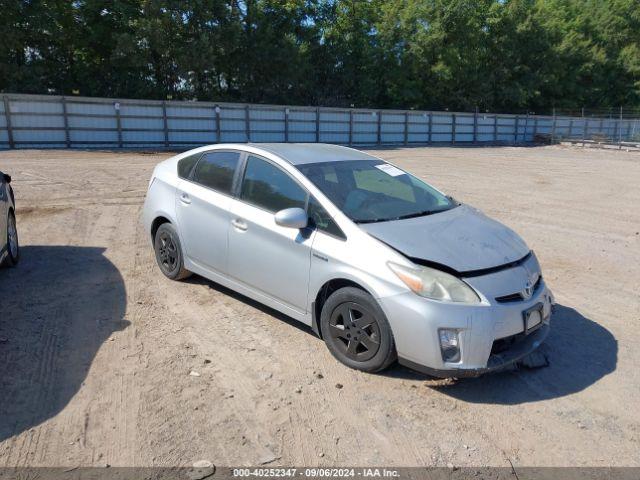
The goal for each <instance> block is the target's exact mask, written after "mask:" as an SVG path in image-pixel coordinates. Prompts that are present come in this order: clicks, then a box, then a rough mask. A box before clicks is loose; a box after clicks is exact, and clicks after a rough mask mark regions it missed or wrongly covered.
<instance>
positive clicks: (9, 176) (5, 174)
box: [2, 173, 11, 183]
mask: <svg viewBox="0 0 640 480" xmlns="http://www.w3.org/2000/svg"><path fill="white" fill-rule="evenodd" d="M2 176H3V177H4V181H5V182H7V183H11V175H9V174H7V173H3V174H2Z"/></svg>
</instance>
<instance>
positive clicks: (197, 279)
mask: <svg viewBox="0 0 640 480" xmlns="http://www.w3.org/2000/svg"><path fill="white" fill-rule="evenodd" d="M183 282H187V283H191V284H192V285H206V286H207V287H209V288H210V289H211V290H215V291H216V292H219V293H222V294H224V295H227V296H229V297H231V298H233V299H235V300H238V301H239V302H242V303H245V304H247V305H250V306H252V307H253V308H255V309H257V310H260V311H261V312H263V313H266V314H267V315H271V316H272V317H275V318H277V319H278V320H280V321H282V322H284V323H286V324H288V325H291V326H292V327H295V328H297V329H298V330H300V331H303V332H306V333H309V334H311V335H313V336H314V337H316V338H318V336H317V335H316V334H315V333H314V332H313V330H312V329H311V327H310V326H308V325H305V324H304V323H302V322H299V321H298V320H296V319H295V318H293V317H290V316H288V315H285V314H284V313H282V312H279V311H278V310H275V309H273V308H271V307H268V306H267V305H264V304H262V303H260V302H258V301H256V300H254V299H252V298H249V297H247V296H245V295H243V294H241V293H238V292H236V291H235V290H231V289H230V288H227V287H225V286H224V285H220V284H219V283H216V282H214V281H213V280H209V279H208V278H204V277H201V276H200V275H191V276H190V277H188V278H186V279H184V280H183ZM318 340H320V339H319V338H318ZM320 341H322V340H320Z"/></svg>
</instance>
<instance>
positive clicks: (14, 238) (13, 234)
mask: <svg viewBox="0 0 640 480" xmlns="http://www.w3.org/2000/svg"><path fill="white" fill-rule="evenodd" d="M6 240H7V256H6V257H5V259H4V265H5V266H7V267H15V266H16V265H17V264H18V261H19V260H20V243H19V242H18V229H17V227H16V216H15V215H14V214H13V211H10V212H9V215H8V216H7V238H6Z"/></svg>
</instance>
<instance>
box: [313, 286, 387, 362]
mask: <svg viewBox="0 0 640 480" xmlns="http://www.w3.org/2000/svg"><path fill="white" fill-rule="evenodd" d="M320 329H321V331H322V338H323V339H324V342H325V343H326V344H327V348H329V351H330V352H331V354H332V355H333V356H334V357H335V358H336V359H337V360H339V361H340V362H342V363H343V364H345V365H347V366H348V367H351V368H354V369H356V370H362V371H364V372H371V373H373V372H380V371H382V370H384V369H385V368H387V367H388V366H389V365H391V364H392V363H393V362H394V361H395V360H396V348H395V343H394V341H393V334H392V332H391V327H390V326H389V322H388V321H387V318H386V317H385V315H384V312H383V311H382V309H381V308H380V305H378V303H377V302H376V301H375V299H374V298H373V297H372V296H371V295H369V294H368V293H367V292H365V291H364V290H360V289H359V288H355V287H344V288H341V289H339V290H336V291H335V292H333V293H332V294H331V295H330V296H329V298H328V299H327V301H326V302H325V304H324V305H323V306H322V313H321V314H320Z"/></svg>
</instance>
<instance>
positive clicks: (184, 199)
mask: <svg viewBox="0 0 640 480" xmlns="http://www.w3.org/2000/svg"><path fill="white" fill-rule="evenodd" d="M180 201H181V202H182V203H186V204H187V205H189V204H190V203H191V198H189V195H187V194H186V193H182V195H180Z"/></svg>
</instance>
